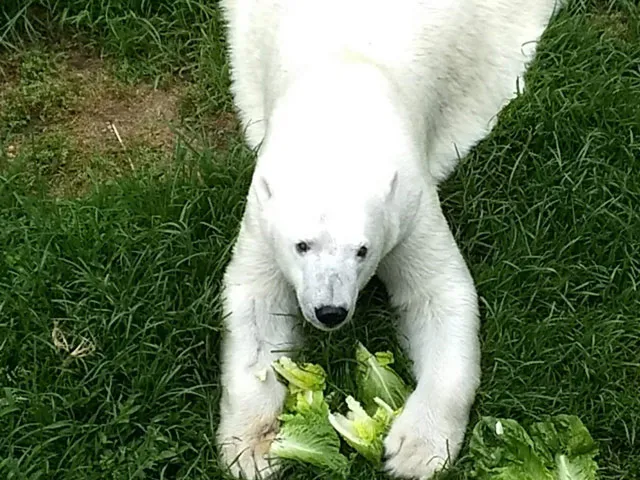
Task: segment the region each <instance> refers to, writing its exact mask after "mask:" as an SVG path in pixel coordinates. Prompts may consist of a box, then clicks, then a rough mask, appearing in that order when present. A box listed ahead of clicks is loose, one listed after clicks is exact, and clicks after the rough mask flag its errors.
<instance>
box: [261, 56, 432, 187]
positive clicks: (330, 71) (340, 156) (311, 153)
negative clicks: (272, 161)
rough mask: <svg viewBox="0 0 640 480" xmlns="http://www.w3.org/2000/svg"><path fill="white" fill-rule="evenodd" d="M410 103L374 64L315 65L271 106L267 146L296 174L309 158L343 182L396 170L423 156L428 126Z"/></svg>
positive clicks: (295, 80) (342, 63)
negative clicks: (336, 172)
mask: <svg viewBox="0 0 640 480" xmlns="http://www.w3.org/2000/svg"><path fill="white" fill-rule="evenodd" d="M409 102H410V99H406V98H403V96H402V94H401V93H400V90H399V89H397V88H396V87H395V85H394V84H393V82H392V81H391V80H390V79H389V78H388V77H387V76H386V75H385V73H384V72H383V71H382V70H381V69H379V68H377V67H376V66H375V65H373V64H370V63H366V62H335V63H332V64H323V65H317V66H315V67H314V68H312V69H309V70H308V71H306V72H305V73H304V74H301V75H299V76H297V77H296V78H295V79H294V80H292V81H291V82H290V83H289V84H288V86H287V88H286V91H285V92H284V93H283V94H282V95H280V96H279V97H277V98H276V99H274V100H273V102H272V105H271V106H270V107H271V108H270V110H269V111H268V112H267V133H266V137H265V142H264V143H265V145H266V144H269V145H271V146H273V147H274V150H276V151H281V152H284V153H283V154H281V155H279V157H280V158H279V161H282V162H293V163H294V164H295V165H289V166H290V167H293V168H296V167H298V168H300V167H301V166H302V165H301V163H302V164H304V163H306V162H305V161H304V159H305V158H308V159H309V160H311V162H312V163H311V165H317V164H318V163H317V162H318V161H321V162H322V164H324V165H325V166H328V165H327V163H329V164H331V162H335V165H334V166H335V167H336V168H337V169H340V171H341V172H342V174H341V175H342V178H345V176H347V175H349V174H350V173H351V174H353V175H355V176H359V177H360V178H361V177H362V175H363V172H364V173H368V174H375V172H373V170H375V169H376V168H378V167H379V168H383V169H386V170H389V169H393V168H396V167H397V165H393V162H394V161H395V159H397V160H398V161H399V160H400V158H401V157H403V156H404V157H405V158H406V157H407V156H415V155H412V154H414V153H415V151H416V150H417V151H425V145H423V142H424V137H425V136H424V131H425V130H424V125H423V124H422V123H421V119H420V118H419V117H417V116H416V115H415V109H412V108H410V107H411V106H410V105H409ZM408 149H411V150H412V152H408V151H407V152H404V151H403V150H408ZM291 152H297V154H294V155H292V154H291ZM405 153H406V155H405ZM383 157H384V158H385V159H387V160H385V161H379V162H375V159H382V158H383ZM283 166H284V165H283ZM383 174H387V172H383Z"/></svg>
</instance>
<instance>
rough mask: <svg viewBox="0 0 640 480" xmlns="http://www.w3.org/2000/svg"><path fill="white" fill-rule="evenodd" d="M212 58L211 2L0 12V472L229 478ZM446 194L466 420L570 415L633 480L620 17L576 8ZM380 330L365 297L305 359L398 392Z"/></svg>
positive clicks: (639, 137)
mask: <svg viewBox="0 0 640 480" xmlns="http://www.w3.org/2000/svg"><path fill="white" fill-rule="evenodd" d="M224 47H225V45H224V31H223V29H222V26H221V23H220V18H219V11H218V9H217V7H216V3H215V2H213V1H206V0H198V1H196V0H176V1H170V0H162V1H160V0H159V1H156V2H145V1H144V0H88V1H80V0H66V1H64V2H53V1H49V0H26V1H25V0H22V1H20V0H4V1H3V2H2V3H1V4H0V478H2V479H7V480H9V479H56V480H58V479H60V480H63V479H64V480H70V479H83V480H85V479H86V480H94V479H95V480H97V479H114V480H115V479H118V480H121V479H129V478H132V479H133V478H150V479H156V478H157V479H160V478H162V479H178V478H184V479H187V478H188V479H218V478H226V477H225V475H224V473H223V470H222V469H221V468H220V466H219V464H218V461H217V456H216V449H215V445H214V432H215V429H216V425H217V421H218V417H217V405H218V396H219V383H218V382H219V363H218V346H219V339H220V330H221V322H220V310H219V302H218V292H219V287H220V280H221V274H222V272H223V269H224V266H225V264H226V262H227V260H228V259H229V253H230V251H229V249H230V245H231V244H232V241H233V238H234V236H235V234H236V232H237V229H238V226H239V225H238V222H239V219H240V216H241V213H242V210H243V207H244V196H245V192H246V190H247V188H248V185H249V181H250V178H251V171H252V165H253V159H254V157H253V154H252V153H251V152H249V151H248V150H247V149H246V148H245V147H244V146H243V143H242V138H241V132H240V131H239V129H238V126H237V123H236V121H235V119H234V116H233V109H232V106H231V102H230V97H229V92H228V86H229V81H228V66H227V64H226V61H225V53H224ZM441 197H442V199H443V203H444V208H445V211H446V214H447V216H448V218H449V220H450V222H451V225H452V228H453V229H454V231H455V234H456V238H457V240H458V242H459V244H460V246H461V248H462V251H463V253H464V255H465V258H466V259H467V260H468V262H469V265H470V267H471V270H472V273H473V276H474V278H475V279H476V282H477V286H478V291H479V294H480V301H481V310H482V345H483V361H482V365H483V380H482V385H481V388H480V391H479V393H478V397H477V401H476V403H475V405H474V408H473V412H472V421H471V424H470V427H472V426H473V424H474V423H475V421H476V420H477V419H478V418H479V416H481V415H494V416H500V417H509V418H515V419H517V420H518V421H520V422H522V423H525V424H526V423H527V422H531V421H535V420H538V419H540V418H541V417H542V416H543V415H547V414H557V413H569V414H575V415H578V416H579V417H580V418H581V419H582V421H583V422H584V423H585V425H586V426H587V427H588V428H589V430H590V432H591V433H592V435H593V436H594V438H595V439H596V440H597V441H598V442H599V445H600V454H599V456H598V462H599V465H600V467H601V476H602V478H603V479H612V480H613V479H616V480H618V479H638V478H640V292H639V290H640V275H639V272H640V8H639V7H638V6H637V5H635V2H633V1H630V0H629V1H622V0H621V1H613V0H610V1H605V0H576V1H573V2H571V4H570V6H569V8H568V9H567V10H565V11H563V12H562V13H561V14H560V16H559V17H558V18H557V19H555V21H554V22H553V24H552V25H551V27H550V29H549V30H548V32H547V34H546V35H545V37H544V39H543V41H542V43H541V46H540V49H539V55H538V57H537V59H536V61H535V62H534V64H533V65H532V67H531V70H530V72H529V74H528V78H527V89H526V91H525V92H523V93H522V95H520V96H519V97H518V98H517V99H516V100H515V101H513V102H512V103H511V104H510V105H509V106H508V107H507V108H506V109H505V110H504V111H503V112H502V114H501V115H500V119H499V122H498V124H497V126H496V128H495V130H494V131H493V133H492V134H491V135H490V137H489V138H487V139H486V140H485V141H483V142H482V143H481V144H480V145H478V146H477V148H475V149H474V150H473V152H472V153H471V154H470V155H469V156H468V157H467V158H465V159H464V160H463V162H462V163H461V165H460V166H459V168H458V169H457V170H456V172H455V174H454V175H453V176H452V178H451V179H449V180H448V181H447V182H446V184H445V185H444V186H443V188H442V191H441ZM392 315H393V312H391V311H389V310H388V309H387V306H386V302H385V292H384V289H383V288H382V287H381V286H380V285H379V284H378V283H377V282H375V281H374V282H372V284H371V285H370V286H369V287H368V288H367V290H366V291H365V292H364V293H363V295H362V298H361V301H360V303H359V307H358V311H357V315H356V318H355V319H354V321H353V322H352V324H351V326H349V327H348V328H345V329H343V330H341V331H339V332H336V333H333V334H328V335H327V334H323V333H320V332H315V331H312V330H311V329H308V330H309V339H310V341H309V342H307V344H306V345H305V346H304V348H303V349H302V351H301V352H300V355H301V358H304V359H306V360H310V361H314V362H319V363H321V364H322V365H323V366H325V367H326V369H327V371H328V373H329V378H330V383H331V388H335V389H338V390H339V391H352V389H353V376H352V372H353V362H352V356H353V347H354V342H355V340H356V339H359V340H361V341H363V342H364V343H365V344H366V345H367V346H368V347H369V348H370V349H373V350H376V349H392V350H393V351H394V352H396V354H397V356H398V368H399V369H400V371H401V372H403V373H404V374H406V373H407V371H408V370H407V362H406V359H405V358H404V357H403V356H402V354H401V352H399V351H398V350H397V344H396V341H395V339H394V338H393V335H392V334H391V332H392V330H391V329H390V322H391V321H390V318H391V317H392ZM467 453H468V449H467V448H466V447H465V449H464V450H463V452H462V456H461V458H460V459H459V461H458V462H456V464H455V465H454V467H453V468H452V470H451V471H450V472H449V473H448V474H446V475H443V478H446V479H449V480H451V479H463V478H468V472H469V468H470V465H469V462H468V458H467ZM284 472H285V478H291V479H301V480H302V479H306V480H310V479H312V478H327V476H326V474H325V473H324V472H322V471H321V470H318V469H315V468H313V467H306V466H300V465H295V464H288V465H287V466H286V467H285V471H284ZM350 478H356V479H358V478H360V479H365V478H366V479H369V478H380V479H382V478H385V476H384V475H383V474H380V473H377V472H375V470H374V469H373V468H372V467H370V466H368V465H366V464H365V462H362V461H361V460H357V459H356V460H355V464H354V465H353V466H352V475H351V477H350Z"/></svg>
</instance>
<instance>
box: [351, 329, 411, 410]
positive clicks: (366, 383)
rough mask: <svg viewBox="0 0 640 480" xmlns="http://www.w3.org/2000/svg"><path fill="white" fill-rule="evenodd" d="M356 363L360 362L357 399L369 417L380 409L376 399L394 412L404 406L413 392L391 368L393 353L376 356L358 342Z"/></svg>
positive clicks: (377, 354) (380, 353)
mask: <svg viewBox="0 0 640 480" xmlns="http://www.w3.org/2000/svg"><path fill="white" fill-rule="evenodd" d="M356 361H357V362H358V369H357V377H356V384H357V387H358V395H357V397H358V399H359V400H360V402H361V403H362V405H363V406H364V409H365V410H366V411H367V413H369V415H373V414H374V413H375V412H376V410H377V409H378V404H377V403H376V401H375V398H376V397H377V398H380V399H381V400H382V401H383V402H384V403H386V404H387V405H389V406H390V407H391V408H392V409H393V410H394V411H395V410H398V409H399V408H401V407H402V406H404V403H405V401H406V400H407V397H408V396H409V393H411V392H410V390H409V387H408V386H407V384H406V383H405V382H404V381H403V380H402V378H400V375H398V374H397V373H396V372H395V371H394V370H393V369H392V368H391V367H390V365H391V364H392V363H393V354H392V353H391V352H377V353H376V354H375V355H374V354H372V353H371V352H369V350H367V349H366V348H365V346H364V345H363V344H362V343H360V342H358V345H357V346H356Z"/></svg>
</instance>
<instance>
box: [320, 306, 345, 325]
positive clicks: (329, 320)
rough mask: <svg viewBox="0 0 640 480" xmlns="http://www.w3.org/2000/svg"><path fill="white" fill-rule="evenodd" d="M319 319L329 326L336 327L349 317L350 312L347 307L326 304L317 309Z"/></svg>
mask: <svg viewBox="0 0 640 480" xmlns="http://www.w3.org/2000/svg"><path fill="white" fill-rule="evenodd" d="M315 313H316V318H317V319H318V321H319V322H320V323H321V324H322V325H324V326H325V327H328V328H335V327H337V326H338V325H340V324H341V323H343V322H344V321H345V320H346V319H347V315H348V314H349V312H348V311H347V309H346V308H343V307H336V306H333V305H325V306H323V307H320V308H316V309H315Z"/></svg>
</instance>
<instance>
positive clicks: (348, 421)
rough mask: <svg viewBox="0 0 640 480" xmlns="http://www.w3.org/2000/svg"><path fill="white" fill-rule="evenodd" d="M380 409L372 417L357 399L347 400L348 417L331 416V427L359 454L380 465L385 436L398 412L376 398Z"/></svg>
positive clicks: (340, 415)
mask: <svg viewBox="0 0 640 480" xmlns="http://www.w3.org/2000/svg"><path fill="white" fill-rule="evenodd" d="M375 400H376V402H377V403H378V405H379V406H378V409H377V410H376V413H375V414H374V415H373V416H370V415H369V414H368V413H367V412H366V411H365V410H364V408H362V406H361V405H360V402H358V401H357V400H356V399H355V398H353V397H352V396H348V397H347V398H346V402H347V406H348V407H349V412H347V416H346V417H345V416H344V415H342V414H340V413H337V414H333V413H331V414H329V421H330V422H331V425H333V427H334V428H335V429H336V430H337V431H338V433H339V434H340V435H341V436H342V437H343V438H344V439H345V440H346V442H347V443H348V444H349V445H351V447H353V448H354V449H355V450H356V451H357V452H358V453H360V454H361V455H362V456H364V457H365V458H366V459H367V460H369V461H370V462H373V463H375V464H379V463H380V461H381V459H382V453H383V440H384V436H385V434H386V433H387V431H388V430H389V426H390V425H391V422H392V421H393V419H394V418H395V416H396V414H397V412H394V410H393V409H392V408H391V407H390V406H389V405H387V404H386V403H385V402H383V401H382V400H381V399H379V398H376V399H375Z"/></svg>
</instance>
